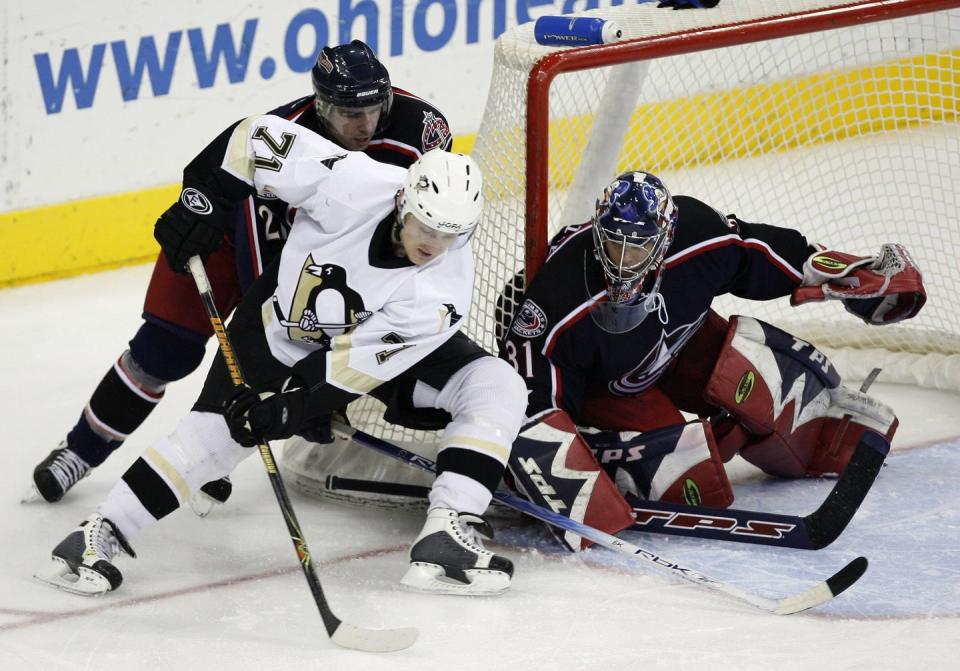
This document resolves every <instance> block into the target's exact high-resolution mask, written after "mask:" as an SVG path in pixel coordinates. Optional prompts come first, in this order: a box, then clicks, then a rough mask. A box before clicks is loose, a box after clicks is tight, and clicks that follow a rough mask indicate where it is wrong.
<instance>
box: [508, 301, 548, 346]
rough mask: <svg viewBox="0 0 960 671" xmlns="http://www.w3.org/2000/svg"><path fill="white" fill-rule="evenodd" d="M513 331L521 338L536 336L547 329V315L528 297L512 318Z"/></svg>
mask: <svg viewBox="0 0 960 671" xmlns="http://www.w3.org/2000/svg"><path fill="white" fill-rule="evenodd" d="M511 328H512V330H513V332H514V333H516V334H517V335H518V336H521V337H523V338H536V337H537V336H538V335H540V334H542V333H543V332H544V331H546V330H547V315H545V314H544V313H543V310H542V309H541V308H540V306H539V305H537V304H536V303H534V302H533V301H532V300H530V299H529V298H528V299H527V300H525V301H524V302H523V305H521V306H520V312H519V313H517V317H516V319H514V320H513V326H512V327H511Z"/></svg>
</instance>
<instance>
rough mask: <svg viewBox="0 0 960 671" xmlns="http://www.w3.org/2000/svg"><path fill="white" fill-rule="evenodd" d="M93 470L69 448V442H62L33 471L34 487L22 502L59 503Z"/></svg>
mask: <svg viewBox="0 0 960 671" xmlns="http://www.w3.org/2000/svg"><path fill="white" fill-rule="evenodd" d="M91 470H92V469H91V467H90V465H89V464H87V462H85V461H84V460H83V459H81V458H80V457H79V456H78V455H77V453H76V452H74V451H73V450H71V449H70V448H69V447H67V441H65V440H63V441H60V444H59V445H58V446H57V449H55V450H54V451H53V452H51V453H50V454H49V455H48V456H47V458H46V459H44V460H43V461H41V462H40V463H39V464H37V467H36V468H35V469H33V485H32V486H31V489H30V492H29V493H28V494H27V495H26V496H24V497H23V499H22V501H23V502H24V503H27V502H29V501H36V500H39V499H41V498H42V499H43V500H44V501H46V502H47V503H54V502H56V501H59V500H60V499H62V498H63V495H64V494H66V493H67V492H68V491H70V488H71V487H73V486H74V485H75V484H77V482H79V481H80V480H82V479H83V478H85V477H86V476H88V475H89V474H90V471H91Z"/></svg>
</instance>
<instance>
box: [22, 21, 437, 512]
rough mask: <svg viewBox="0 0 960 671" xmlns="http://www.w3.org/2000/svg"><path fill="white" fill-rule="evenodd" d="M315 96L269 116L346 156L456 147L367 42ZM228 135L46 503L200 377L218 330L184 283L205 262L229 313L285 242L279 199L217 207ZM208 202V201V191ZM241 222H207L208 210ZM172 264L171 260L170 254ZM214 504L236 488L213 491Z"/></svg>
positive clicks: (207, 157)
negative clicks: (214, 176)
mask: <svg viewBox="0 0 960 671" xmlns="http://www.w3.org/2000/svg"><path fill="white" fill-rule="evenodd" d="M312 80H313V88H314V94H313V95H310V96H305V97H303V98H299V99H297V100H295V101H293V102H290V103H287V104H285V105H283V106H281V107H278V108H277V109H275V110H273V111H272V112H270V114H273V115H276V116H280V117H283V118H286V119H290V120H291V121H294V122H295V123H297V124H298V125H301V126H303V127H305V128H309V129H310V130H312V131H314V132H317V133H319V134H320V135H322V136H324V137H326V138H328V139H330V140H332V141H334V142H336V143H337V144H338V145H340V146H341V147H343V148H344V149H349V150H351V151H364V152H366V153H367V154H368V155H369V156H371V157H372V158H374V159H376V160H377V161H380V162H383V163H390V164H393V165H396V166H400V167H404V168H406V167H408V166H410V165H411V164H412V163H413V162H414V161H416V160H417V159H418V158H419V157H420V156H421V155H422V154H423V153H425V152H427V151H429V150H431V149H436V148H439V149H443V150H449V149H450V146H451V144H452V136H451V134H450V129H449V127H448V125H447V121H446V119H445V118H444V116H443V115H442V114H441V113H440V112H439V111H438V110H437V109H436V108H435V107H433V106H432V105H431V104H429V103H428V102H426V101H424V100H421V99H419V98H417V97H416V96H414V95H412V94H410V93H407V92H406V91H403V90H401V89H398V88H396V87H394V86H392V85H391V82H390V77H389V75H388V73H387V70H386V68H385V67H384V66H383V64H382V63H380V61H378V60H377V58H376V56H375V55H374V54H373V52H372V51H371V50H370V48H369V47H367V45H365V44H364V43H363V42H360V41H359V40H354V41H353V42H351V43H350V44H346V45H340V46H336V47H325V48H324V49H323V50H322V51H321V52H320V54H319V56H318V58H317V62H316V64H315V65H314V67H313V71H312ZM235 125H236V124H234V125H233V126H231V127H230V128H228V129H227V130H226V131H225V132H224V133H223V134H221V136H220V137H218V138H217V140H215V141H214V142H213V143H211V144H210V146H209V147H207V149H206V150H205V151H204V152H203V153H202V154H201V155H200V156H198V157H197V159H195V160H194V161H193V162H192V163H191V164H190V165H188V166H187V168H186V169H185V170H184V180H183V187H184V188H183V192H182V194H181V198H180V203H179V205H177V206H175V207H173V208H171V209H170V210H168V211H167V212H166V213H164V215H163V216H162V217H161V218H160V220H159V221H158V222H157V234H156V235H157V239H158V240H159V241H160V242H161V246H162V248H163V254H161V256H160V257H158V259H157V262H156V264H155V267H154V271H153V276H152V278H151V280H150V284H149V286H148V288H147V294H146V299H145V302H144V311H143V318H144V324H143V325H142V326H141V327H140V329H139V330H138V331H137V333H136V334H135V335H134V336H133V339H132V340H131V341H130V344H129V349H127V350H125V351H124V352H123V353H122V354H121V355H120V357H119V358H118V359H117V361H116V362H115V363H114V364H113V366H112V367H111V368H110V369H109V370H108V371H107V373H106V375H105V376H104V377H103V379H102V380H101V381H100V383H99V385H98V386H97V388H96V389H95V390H94V392H93V395H92V396H91V398H90V400H89V401H88V402H87V404H86V406H85V407H84V408H83V411H82V413H81V414H80V418H79V419H78V421H77V424H76V425H75V426H74V427H73V428H72V429H71V430H70V431H69V433H68V434H67V436H66V438H65V439H64V440H63V441H61V443H60V445H59V446H58V447H57V448H56V449H55V450H53V452H51V453H50V455H49V456H48V457H47V458H46V459H44V460H43V461H42V462H41V463H40V464H39V465H38V466H37V467H36V469H35V470H34V473H33V489H34V490H35V493H36V494H39V496H40V497H42V499H43V500H46V501H49V502H53V501H59V500H60V499H61V498H62V497H63V495H64V494H65V493H66V492H67V491H68V490H69V489H70V488H71V487H72V486H73V485H75V484H76V483H77V481H78V480H79V479H81V478H82V477H84V476H85V475H87V474H88V473H89V472H90V469H91V468H94V467H96V466H98V465H100V464H101V463H103V461H104V460H106V459H107V457H108V456H109V455H110V454H111V453H112V452H113V451H114V450H116V449H117V448H118V447H119V446H120V445H122V444H123V441H125V440H126V439H127V438H128V437H129V436H130V434H131V433H133V431H135V430H136V429H137V427H139V426H140V425H141V424H142V423H143V422H144V421H145V420H146V418H147V416H148V415H149V414H150V412H151V411H152V410H153V408H154V407H156V405H157V403H159V402H160V400H161V399H162V398H163V395H164V390H165V389H166V386H167V385H168V384H169V383H170V382H173V381H176V380H180V379H182V378H184V377H186V376H187V375H189V374H190V373H191V372H193V371H194V370H196V368H197V367H198V366H199V365H200V362H201V360H202V358H203V354H204V348H205V344H206V342H207V340H208V339H209V338H210V336H211V335H212V331H211V330H210V324H209V322H208V320H207V318H206V315H205V313H204V311H203V309H202V306H201V304H200V302H199V301H198V300H197V296H196V290H195V287H194V285H193V281H192V280H191V279H190V277H189V276H187V275H184V274H183V272H184V265H185V264H186V261H187V259H188V258H189V257H190V256H192V255H194V254H200V255H201V256H202V257H203V258H204V259H205V260H206V264H207V269H208V273H209V275H210V280H211V283H212V285H213V288H214V292H215V295H216V296H217V300H218V302H219V305H218V307H219V309H220V311H221V313H222V314H223V315H224V316H226V315H227V314H229V313H230V312H231V311H232V310H233V308H234V307H235V306H236V305H237V302H238V301H239V300H240V297H241V296H242V295H243V293H244V292H245V291H246V289H247V288H248V287H249V286H250V284H251V283H252V282H253V281H254V280H255V279H256V278H257V277H258V276H259V275H260V274H261V272H262V271H263V268H265V267H266V265H268V264H269V262H270V261H271V260H272V259H273V258H275V257H276V256H277V255H278V254H279V252H280V250H281V249H282V247H283V245H284V242H285V241H286V237H287V232H288V231H289V228H290V222H291V221H292V219H293V214H294V213H293V210H292V209H291V208H289V207H288V206H287V204H286V203H284V202H283V201H281V200H279V199H277V198H268V197H265V196H260V195H247V194H246V193H238V194H236V196H235V199H234V198H232V197H231V198H229V199H224V200H219V201H207V200H205V199H204V198H203V196H202V194H203V192H204V189H203V188H199V189H197V188H196V187H198V186H200V187H202V186H203V185H202V183H201V182H202V180H203V179H205V177H202V175H205V174H206V172H205V168H206V167H207V165H208V164H209V163H211V162H212V163H218V162H219V160H220V157H221V156H222V149H223V147H222V143H223V142H224V141H225V139H226V138H227V137H229V134H230V132H231V130H232V129H233V127H234V126H235ZM198 194H200V195H198ZM213 208H216V209H218V210H219V209H221V208H222V209H225V210H232V211H233V215H232V217H229V218H228V217H208V216H204V215H205V214H207V213H208V211H209V210H210V209H213ZM164 256H165V257H166V258H165V259H164V258H163V257H164ZM211 486H212V488H210V491H211V493H212V494H213V495H214V497H215V499H216V500H225V498H226V497H227V496H228V495H229V482H228V481H223V482H221V483H211Z"/></svg>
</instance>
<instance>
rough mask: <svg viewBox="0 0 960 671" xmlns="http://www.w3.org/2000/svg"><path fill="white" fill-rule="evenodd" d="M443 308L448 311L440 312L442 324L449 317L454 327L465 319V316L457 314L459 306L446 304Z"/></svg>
mask: <svg viewBox="0 0 960 671" xmlns="http://www.w3.org/2000/svg"><path fill="white" fill-rule="evenodd" d="M443 307H444V309H445V310H446V311H445V312H444V311H443V310H441V311H440V322H441V324H442V323H443V321H444V320H445V319H446V318H447V317H450V326H453V325H454V324H456V323H457V322H458V321H460V320H461V319H463V315H462V314H460V313H459V312H457V306H456V305H454V304H453V303H444V304H443Z"/></svg>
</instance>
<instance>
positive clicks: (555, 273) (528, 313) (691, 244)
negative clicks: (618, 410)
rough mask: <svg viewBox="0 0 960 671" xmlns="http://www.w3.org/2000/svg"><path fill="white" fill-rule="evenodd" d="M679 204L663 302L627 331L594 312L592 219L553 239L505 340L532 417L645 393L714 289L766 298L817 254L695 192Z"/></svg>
mask: <svg viewBox="0 0 960 671" xmlns="http://www.w3.org/2000/svg"><path fill="white" fill-rule="evenodd" d="M674 202H675V204H676V206H677V209H678V211H679V221H678V223H677V229H676V232H675V234H674V239H673V242H672V243H671V245H670V247H669V249H668V250H667V253H666V257H665V260H664V270H663V279H662V283H661V285H660V293H661V294H662V297H663V301H662V303H661V304H660V308H659V310H657V311H656V312H654V313H653V314H650V315H649V316H647V318H646V319H645V320H644V321H643V322H642V323H641V324H639V325H638V326H636V327H635V328H633V329H632V330H629V331H627V332H625V333H617V334H614V333H609V332H607V331H605V330H603V329H601V328H600V327H599V326H597V324H596V323H595V321H594V319H593V318H592V317H591V315H590V313H591V311H592V310H593V309H595V308H596V306H597V305H598V304H599V303H600V302H602V301H605V300H606V291H605V285H604V280H603V270H602V268H601V265H600V262H599V261H598V260H597V258H596V256H595V254H594V243H593V236H592V232H591V227H590V224H582V225H580V226H572V227H569V228H567V229H565V230H563V231H561V232H560V233H558V234H557V236H556V237H554V239H553V240H552V241H551V245H550V251H549V252H548V256H547V261H546V263H545V264H544V266H543V268H542V269H541V270H540V272H539V273H538V274H537V276H536V277H535V278H534V280H533V282H532V283H531V285H530V286H529V287H528V288H527V290H526V292H525V294H524V296H523V302H522V303H521V304H520V307H519V308H518V309H517V310H516V313H515V314H514V316H513V320H512V322H511V325H510V329H509V331H508V332H507V333H506V335H505V337H504V338H503V340H502V341H501V344H500V356H501V357H503V358H504V359H506V360H507V361H509V362H511V363H512V364H513V365H514V367H515V368H516V369H517V371H518V372H519V373H520V375H521V376H523V378H524V380H525V381H526V383H527V387H528V389H529V390H530V396H529V404H528V407H527V414H528V416H533V415H534V414H536V413H538V412H540V411H542V410H545V409H547V408H553V407H556V408H561V409H563V410H565V411H566V412H567V413H568V414H569V415H570V416H571V417H572V418H573V419H574V421H578V419H579V417H580V414H581V412H582V408H583V403H584V399H585V396H586V394H587V393H588V391H589V390H590V389H595V388H598V387H605V388H606V389H608V390H609V391H610V392H612V393H614V394H617V395H624V396H632V395H635V394H639V393H641V392H643V391H644V390H646V389H649V388H650V387H651V386H653V385H654V384H656V382H657V381H658V380H659V379H660V377H661V376H662V375H663V374H664V373H665V372H666V370H667V368H668V366H669V365H670V363H671V362H672V361H673V359H674V358H675V357H676V356H677V354H678V353H679V352H680V350H681V349H682V348H683V347H684V346H685V345H686V343H687V342H688V341H689V340H690V338H691V336H693V334H694V333H695V332H696V330H697V329H698V328H699V327H700V326H701V325H702V324H703V322H704V320H705V319H706V317H707V313H708V310H709V308H710V304H711V303H712V301H713V299H714V298H715V297H716V296H720V295H722V294H726V293H730V294H733V295H736V296H740V297H743V298H749V299H755V300H768V299H773V298H780V297H783V296H787V295H789V294H790V293H791V292H792V291H793V289H794V288H796V287H797V285H799V283H800V281H801V280H802V278H803V271H802V268H803V263H804V261H805V260H806V259H807V257H809V256H810V254H811V253H813V252H814V251H815V248H814V247H813V246H811V245H810V244H809V243H808V242H807V240H806V238H804V236H803V235H801V234H800V233H799V232H797V231H794V230H791V229H785V228H778V227H776V226H768V225H765V224H751V223H747V222H743V221H740V220H738V219H737V218H736V217H735V216H733V215H730V216H724V215H722V214H720V213H718V212H717V211H716V210H714V209H713V208H711V207H710V206H708V205H706V204H705V203H703V202H701V201H699V200H697V199H695V198H691V197H689V196H676V197H674ZM705 365H712V362H705Z"/></svg>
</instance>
